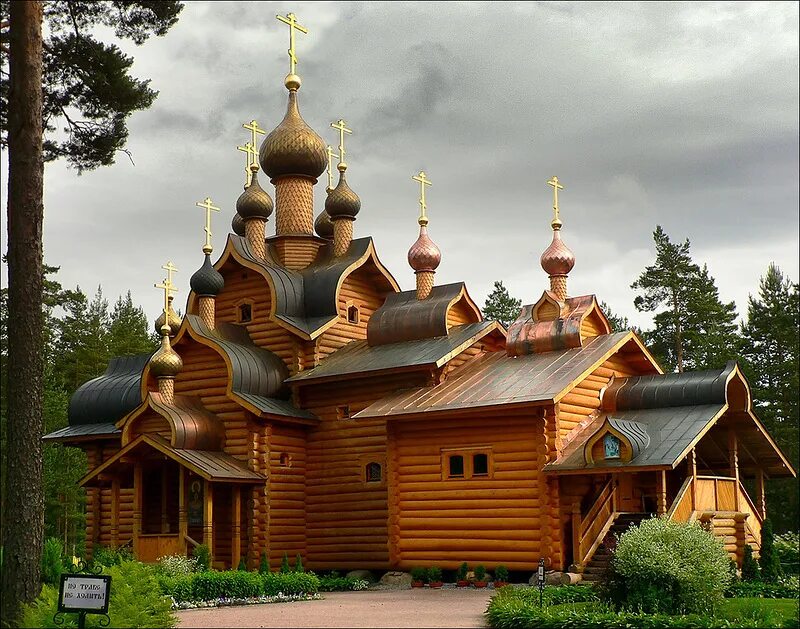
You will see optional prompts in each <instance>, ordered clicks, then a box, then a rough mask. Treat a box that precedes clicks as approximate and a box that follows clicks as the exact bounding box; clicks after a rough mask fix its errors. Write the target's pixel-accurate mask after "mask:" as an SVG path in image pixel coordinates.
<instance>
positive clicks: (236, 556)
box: [231, 485, 242, 570]
mask: <svg viewBox="0 0 800 629" xmlns="http://www.w3.org/2000/svg"><path fill="white" fill-rule="evenodd" d="M231 502H232V504H231V509H232V510H233V513H232V514H231V515H232V517H231V528H232V529H233V530H232V533H233V534H232V535H231V570H236V569H237V568H238V567H239V560H240V559H241V558H242V488H241V487H239V485H236V486H235V487H234V488H233V496H232V500H231Z"/></svg>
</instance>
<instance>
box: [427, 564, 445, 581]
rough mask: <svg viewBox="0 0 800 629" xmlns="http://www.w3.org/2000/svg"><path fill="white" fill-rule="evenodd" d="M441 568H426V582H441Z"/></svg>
mask: <svg viewBox="0 0 800 629" xmlns="http://www.w3.org/2000/svg"><path fill="white" fill-rule="evenodd" d="M441 581H442V569H441V568H440V567H439V566H431V567H430V568H428V583H441Z"/></svg>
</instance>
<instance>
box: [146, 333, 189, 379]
mask: <svg viewBox="0 0 800 629" xmlns="http://www.w3.org/2000/svg"><path fill="white" fill-rule="evenodd" d="M181 369H183V361H182V360H181V357H180V356H178V353H177V352H176V351H175V350H174V349H172V347H170V344H169V337H168V336H167V335H166V334H165V335H164V336H163V337H162V338H161V347H159V348H158V351H157V352H156V353H155V354H153V357H152V358H151V359H150V373H151V374H153V375H154V376H155V377H156V378H174V377H175V376H177V375H178V373H180V370H181Z"/></svg>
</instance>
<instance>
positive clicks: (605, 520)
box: [572, 477, 618, 572]
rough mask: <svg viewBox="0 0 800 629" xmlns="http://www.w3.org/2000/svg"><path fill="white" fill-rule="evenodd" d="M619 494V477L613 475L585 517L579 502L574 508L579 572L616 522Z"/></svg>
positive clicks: (574, 545) (574, 550)
mask: <svg viewBox="0 0 800 629" xmlns="http://www.w3.org/2000/svg"><path fill="white" fill-rule="evenodd" d="M617 496H618V483H617V479H616V477H612V478H611V480H609V481H608V482H607V483H606V484H605V486H604V487H603V489H602V490H601V491H600V493H599V494H598V496H597V499H596V500H595V502H594V504H593V505H592V508H591V509H589V512H588V513H587V514H586V516H585V517H583V518H581V515H580V507H579V505H577V503H576V505H575V508H573V516H572V548H573V553H574V555H575V565H576V566H577V568H578V571H579V572H580V571H582V570H583V568H584V566H585V565H586V564H587V563H588V562H589V560H590V559H591V558H592V556H593V555H594V553H595V551H596V550H597V548H598V547H599V546H600V544H602V543H603V539H604V538H605V536H606V534H607V533H608V531H609V530H610V529H611V526H612V525H613V524H614V519H615V518H616V515H617Z"/></svg>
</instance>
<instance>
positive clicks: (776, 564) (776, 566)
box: [758, 518, 783, 583]
mask: <svg viewBox="0 0 800 629" xmlns="http://www.w3.org/2000/svg"><path fill="white" fill-rule="evenodd" d="M758 563H759V565H760V566H761V578H762V579H763V580H764V582H765V583H775V582H777V580H778V578H779V577H781V576H782V575H783V570H782V569H781V562H780V560H779V559H778V554H777V553H776V552H775V536H774V535H773V532H772V521H771V520H770V519H769V518H766V519H765V520H764V523H763V524H762V526H761V551H760V554H759V556H758Z"/></svg>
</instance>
